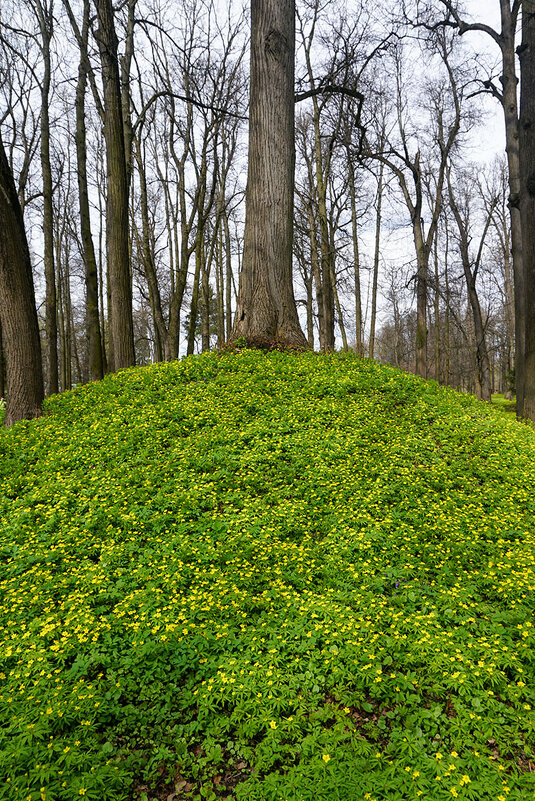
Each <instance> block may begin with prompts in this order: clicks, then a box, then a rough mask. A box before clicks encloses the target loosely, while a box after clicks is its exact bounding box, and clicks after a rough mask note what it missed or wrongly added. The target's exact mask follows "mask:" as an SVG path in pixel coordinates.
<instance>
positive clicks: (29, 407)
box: [0, 138, 44, 426]
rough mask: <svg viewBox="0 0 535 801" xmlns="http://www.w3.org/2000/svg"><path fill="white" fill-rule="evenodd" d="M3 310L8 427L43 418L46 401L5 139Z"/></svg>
mask: <svg viewBox="0 0 535 801" xmlns="http://www.w3.org/2000/svg"><path fill="white" fill-rule="evenodd" d="M0 230H1V231H2V235H1V236H0V314H1V329H2V342H3V348H4V355H5V361H6V387H5V390H6V416H5V424H6V426H9V425H11V424H12V423H15V422H16V421H17V420H22V419H25V418H31V417H37V416H39V415H40V414H41V404H42V402H43V396H44V388H43V368H42V362H41V342H40V339H39V325H38V321H37V310H36V307H35V294H34V287H33V277H32V266H31V263H30V253H29V250H28V243H27V240H26V233H25V231H24V221H23V219H22V210H21V207H20V203H19V199H18V196H17V190H16V187H15V182H14V180H13V175H12V173H11V170H10V169H9V165H8V161H7V158H6V154H5V151H4V146H3V144H2V140H1V138H0Z"/></svg>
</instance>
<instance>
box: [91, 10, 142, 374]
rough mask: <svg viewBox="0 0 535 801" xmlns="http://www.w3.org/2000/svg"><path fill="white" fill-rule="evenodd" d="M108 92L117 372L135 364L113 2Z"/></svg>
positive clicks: (109, 241) (105, 64) (104, 29)
mask: <svg viewBox="0 0 535 801" xmlns="http://www.w3.org/2000/svg"><path fill="white" fill-rule="evenodd" d="M95 7H96V10H97V17H98V26H99V27H98V31H96V33H95V38H96V40H97V43H98V47H99V52H100V59H101V65H102V85H103V91H104V116H105V122H104V137H105V139H106V168H107V190H108V194H107V198H106V254H107V259H108V269H109V279H110V285H111V286H110V289H111V325H112V339H113V356H114V358H113V364H114V369H115V370H119V369H121V368H122V367H131V366H132V365H133V364H135V352H134V326H133V319H132V288H131V281H130V264H129V239H128V180H127V169H126V153H125V142H124V131H123V112H122V98H121V86H120V79H119V62H118V56H117V36H116V33H115V25H114V19H113V6H112V3H111V0H95Z"/></svg>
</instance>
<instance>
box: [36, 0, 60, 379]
mask: <svg viewBox="0 0 535 801" xmlns="http://www.w3.org/2000/svg"><path fill="white" fill-rule="evenodd" d="M37 13H38V16H39V25H40V29H41V52H42V55H43V79H42V83H41V174H42V179H43V239H44V268H45V284H46V296H45V342H46V362H47V379H48V380H47V394H48V395H52V394H54V393H56V392H58V389H59V383H58V328H57V300H56V273H55V266H54V212H53V207H52V191H53V190H52V167H51V164H50V116H49V113H48V107H49V103H50V80H51V63H50V42H51V39H52V28H53V17H52V13H53V9H52V6H51V5H48V4H47V2H44V3H43V4H41V3H38V5H37Z"/></svg>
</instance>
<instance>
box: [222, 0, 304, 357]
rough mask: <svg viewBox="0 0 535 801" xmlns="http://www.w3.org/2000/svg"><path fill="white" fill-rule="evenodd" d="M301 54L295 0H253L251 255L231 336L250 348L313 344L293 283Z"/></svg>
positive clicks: (245, 263)
mask: <svg viewBox="0 0 535 801" xmlns="http://www.w3.org/2000/svg"><path fill="white" fill-rule="evenodd" d="M294 55H295V3H294V0H252V2H251V85H250V86H251V91H250V97H251V100H250V112H249V159H248V179H247V192H246V215H245V237H244V254H243V267H242V271H241V276H240V289H239V294H238V303H237V309H236V317H235V320H234V327H233V330H232V336H231V339H233V340H236V339H239V338H241V337H243V338H244V339H245V340H246V341H247V343H248V344H250V345H258V346H266V345H273V344H280V345H287V346H298V347H302V348H306V347H307V341H306V339H305V336H304V334H303V332H302V331H301V326H300V324H299V318H298V315H297V309H296V305H295V298H294V293H293V283H292V253H293V249H292V238H293V191H294V171H295V146H294V116H295V109H294Z"/></svg>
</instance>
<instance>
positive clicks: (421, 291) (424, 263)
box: [413, 217, 429, 378]
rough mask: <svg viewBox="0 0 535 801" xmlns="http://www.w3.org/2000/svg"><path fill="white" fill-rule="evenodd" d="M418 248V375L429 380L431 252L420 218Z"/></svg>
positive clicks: (415, 226) (416, 234)
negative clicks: (428, 329) (428, 310)
mask: <svg viewBox="0 0 535 801" xmlns="http://www.w3.org/2000/svg"><path fill="white" fill-rule="evenodd" d="M413 234H414V245H415V248H416V364H415V370H416V375H419V376H421V377H422V378H427V271H428V267H429V252H428V250H427V248H426V245H425V240H424V233H423V230H422V223H421V220H420V218H419V217H418V219H416V220H413Z"/></svg>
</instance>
